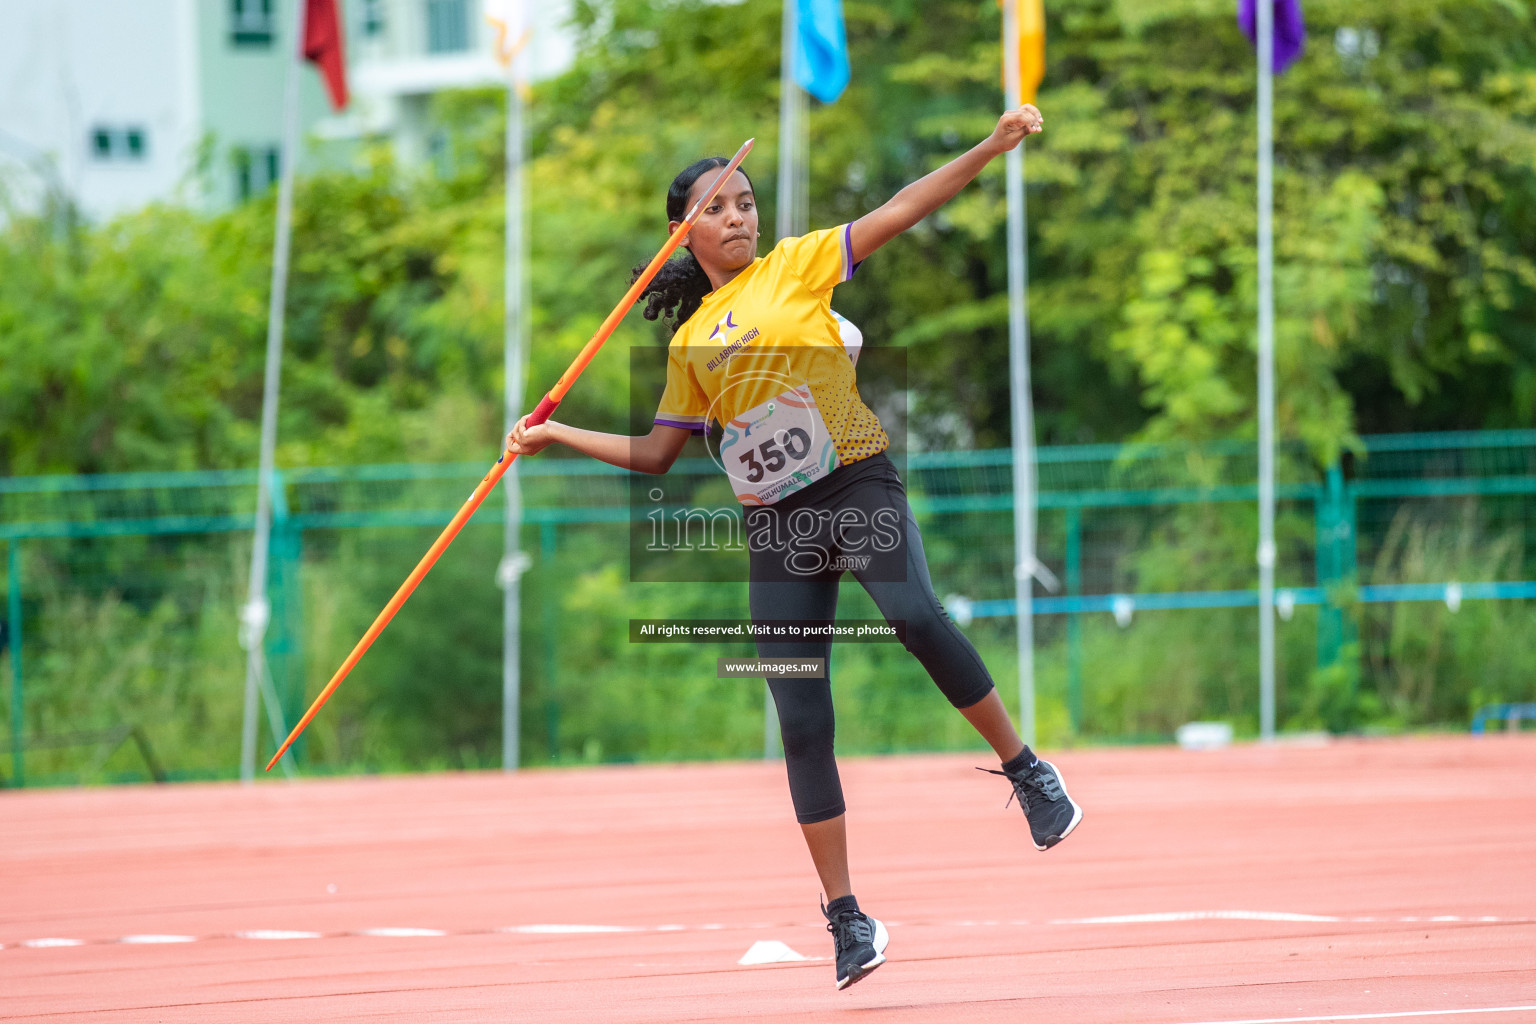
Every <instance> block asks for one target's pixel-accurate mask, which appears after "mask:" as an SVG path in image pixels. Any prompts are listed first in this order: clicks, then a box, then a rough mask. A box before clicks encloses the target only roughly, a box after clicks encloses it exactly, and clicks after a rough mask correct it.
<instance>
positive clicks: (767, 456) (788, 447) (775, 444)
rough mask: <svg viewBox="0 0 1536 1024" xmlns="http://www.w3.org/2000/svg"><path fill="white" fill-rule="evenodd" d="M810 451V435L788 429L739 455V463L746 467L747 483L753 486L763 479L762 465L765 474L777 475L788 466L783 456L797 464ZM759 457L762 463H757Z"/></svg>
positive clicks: (794, 428)
mask: <svg viewBox="0 0 1536 1024" xmlns="http://www.w3.org/2000/svg"><path fill="white" fill-rule="evenodd" d="M781 447H782V450H781ZM810 450H811V435H809V434H807V433H806V432H805V431H804V430H801V429H800V428H799V427H790V428H789V429H788V430H781V431H779V432H778V433H777V434H776V435H775V436H774V437H771V438H769V439H768V440H766V441H764V442H763V443H762V444H760V445H758V446H757V448H755V449H752V448H748V449H747V450H746V451H745V452H743V453H742V454H741V457H740V462H741V464H742V465H743V466H746V467H747V482H748V483H754V484H755V483H757V482H758V481H760V480H762V478H763V475H764V470H763V466H764V464H766V465H767V472H769V473H777V472H779V471H780V470H781V469H783V468H784V467H785V466H786V465H788V464H789V463H788V460H787V459H786V458H785V456H788V458H790V459H794V460H795V461H796V462H798V461H800V460H801V459H803V458H805V456H806V453H808V452H809V451H810ZM759 455H761V456H762V459H763V461H762V462H758V461H757V456H759Z"/></svg>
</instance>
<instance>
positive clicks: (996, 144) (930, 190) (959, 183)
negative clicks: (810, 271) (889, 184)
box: [848, 103, 1045, 263]
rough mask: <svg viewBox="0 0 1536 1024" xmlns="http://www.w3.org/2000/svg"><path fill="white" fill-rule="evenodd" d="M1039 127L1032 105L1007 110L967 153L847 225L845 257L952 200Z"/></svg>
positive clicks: (858, 254) (856, 255) (856, 257)
mask: <svg viewBox="0 0 1536 1024" xmlns="http://www.w3.org/2000/svg"><path fill="white" fill-rule="evenodd" d="M1044 128H1045V119H1044V118H1042V117H1041V116H1040V111H1039V110H1038V109H1037V108H1036V107H1035V105H1034V104H1033V103H1026V104H1024V105H1023V106H1022V107H1020V108H1019V109H1018V110H1010V111H1008V112H1007V113H1006V114H1004V115H1003V116H1002V117H1000V118H998V121H997V128H995V129H994V130H993V132H992V134H991V135H988V136H987V137H986V138H985V139H983V140H982V141H981V142H978V143H977V144H976V145H975V146H973V147H972V148H971V150H970V152H968V153H962V154H961V155H960V156H957V157H955V159H953V160H951V161H950V162H949V163H947V164H945V165H944V166H943V167H940V168H939V169H938V170H936V171H933V172H931V173H929V174H926V175H924V176H923V177H921V178H919V179H918V180H916V181H914V182H913V183H912V184H910V185H908V186H907V187H906V188H904V189H902V190H901V191H900V192H898V193H896V194H895V195H894V196H892V197H891V199H890V200H889V201H888V202H887V203H886V204H885V205H884V206H881V207H880V208H879V209H877V210H871V211H870V212H869V213H866V214H865V215H864V216H862V217H860V218H859V219H858V220H856V221H854V222H853V224H852V225H851V226H850V229H849V233H848V240H849V246H848V247H849V249H850V250H851V252H850V253H849V255H850V256H852V257H853V262H854V263H858V262H859V261H860V260H862V259H864V257H866V256H868V255H869V254H870V253H872V252H874V251H875V250H876V249H878V248H880V247H881V246H882V245H884V244H885V243H886V242H889V241H890V240H891V239H893V238H895V237H896V236H897V235H899V234H901V233H902V232H903V231H905V230H907V229H908V228H910V227H911V226H912V225H914V224H916V223H917V222H918V221H920V220H922V219H923V218H924V217H926V216H928V215H929V214H930V213H932V212H933V211H934V210H937V209H938V208H939V207H941V206H943V205H944V204H945V203H947V202H949V201H950V200H951V199H953V198H954V196H955V194H956V193H957V192H959V191H960V190H961V189H962V188H964V187H965V186H966V185H967V184H968V183H969V182H970V181H971V179H973V178H975V177H976V175H978V174H980V173H981V170H982V168H983V167H986V166H987V164H989V163H991V161H992V159H993V158H994V157H997V156H1001V155H1002V154H1003V153H1006V152H1008V151H1009V150H1010V149H1014V148H1016V147H1017V146H1018V144H1019V143H1020V142H1023V141H1024V138H1025V136H1028V135H1033V134H1035V133H1036V132H1038V131H1041V130H1043V129H1044Z"/></svg>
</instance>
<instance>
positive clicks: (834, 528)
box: [746, 454, 993, 825]
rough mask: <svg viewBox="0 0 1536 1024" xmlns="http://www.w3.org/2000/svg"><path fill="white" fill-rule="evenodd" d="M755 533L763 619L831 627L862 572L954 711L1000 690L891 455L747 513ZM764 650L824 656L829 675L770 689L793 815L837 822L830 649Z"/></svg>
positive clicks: (822, 642)
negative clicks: (953, 601) (947, 599)
mask: <svg viewBox="0 0 1536 1024" xmlns="http://www.w3.org/2000/svg"><path fill="white" fill-rule="evenodd" d="M746 527H747V537H748V544H749V549H750V557H751V566H752V582H751V589H750V604H751V608H752V619H753V621H754V622H757V623H763V622H765V621H766V620H785V619H795V620H813V621H819V622H831V621H832V620H833V619H834V617H835V615H836V611H837V588H838V583H839V580H840V579H841V578H842V575H843V573H844V572H845V571H848V572H852V573H853V574H854V577H855V578H856V579H858V581H859V582H860V583H861V584H863V586H864V589H865V590H866V591H868V592H869V596H870V597H872V598H873V599H874V601H875V605H876V606H877V607H878V608H879V609H880V614H881V615H883V616H885V619H886V621H887V622H888V623H890V624H891V625H893V626H896V627H897V630H898V632H899V633H900V635H901V636H902V643H903V645H904V646H905V647H906V648H907V650H908V651H911V652H912V654H914V655H916V657H917V660H918V661H920V662H921V663H922V665H923V668H925V669H927V670H928V675H929V676H930V677H932V679H933V681H934V682H935V683H937V684H938V687H939V689H940V690H942V691H943V693H944V696H945V697H947V698H949V702H950V703H951V704H953V705H954V706H955V707H957V708H967V707H970V706H971V705H972V704H975V703H976V702H977V701H979V700H981V699H982V698H983V697H985V696H986V695H987V694H988V693H990V692H991V691H992V689H993V685H992V677H991V676H990V675H988V674H987V669H986V666H985V665H983V664H982V662H981V657H980V656H979V655H978V654H977V653H976V648H975V647H974V646H972V644H971V642H970V641H969V640H968V639H966V636H965V634H964V633H962V632H960V630H959V628H958V627H957V626H956V625H955V624H954V623H953V622H952V621H950V618H949V616H948V615H947V614H946V613H945V611H944V607H943V605H941V604H940V603H939V601H938V598H936V597H934V594H933V584H932V583H931V582H930V581H929V579H928V565H927V561H926V559H925V558H924V556H923V541H922V537H921V536H920V535H919V534H918V531H917V521H916V520H915V519H914V518H913V516H912V509H911V506H910V505H909V504H908V503H907V492H906V487H905V486H903V484H902V482H901V477H900V476H899V475H898V474H897V472H896V467H895V466H894V465H893V464H892V463H891V461H890V459H888V458H886V457H885V455H883V454H880V455H875V456H872V457H870V458H867V459H861V460H860V461H858V462H855V463H852V464H850V465H847V466H841V467H839V468H837V469H835V470H833V471H832V472H831V473H829V474H828V475H827V476H826V477H824V478H823V479H821V480H817V481H816V482H815V483H813V484H811V485H809V486H808V487H806V488H805V489H803V490H801V491H798V492H796V493H794V494H792V495H790V496H788V497H786V498H784V499H783V500H782V501H780V502H778V503H777V504H774V505H768V506H764V507H754V508H749V509H748V510H747V512H746ZM757 653H758V657H761V658H802V659H804V658H823V659H825V661H824V664H825V665H826V666H827V668H828V672H827V673H826V674H823V675H822V676H821V677H820V678H814V679H775V678H773V677H772V676H770V677H769V681H768V688H769V689H770V690H771V691H772V693H773V702H774V705H775V706H776V707H777V708H778V712H779V734H780V736H781V737H782V738H783V743H784V763H785V767H786V768H787V769H788V772H789V793H790V798H791V799H792V800H793V801H794V805H795V817H796V818H797V819H798V820H799V821H800V823H801V824H803V825H809V824H812V823H814V822H818V821H825V820H827V819H828V818H835V817H837V816H838V815H839V814H842V813H843V811H844V804H843V787H842V783H841V782H840V781H839V779H838V775H837V762H836V760H835V759H834V758H833V753H832V735H833V718H832V684H831V679H830V667H831V655H832V641H831V639H830V638H810V639H805V640H798V641H788V640H786V641H780V640H772V641H767V640H759V641H758V643H757Z"/></svg>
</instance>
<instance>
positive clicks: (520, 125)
mask: <svg viewBox="0 0 1536 1024" xmlns="http://www.w3.org/2000/svg"><path fill="white" fill-rule="evenodd" d="M512 6H513V10H514V11H515V14H514V15H513V22H512V24H509V25H508V26H507V34H508V36H509V37H510V39H511V41H512V45H513V46H514V47H515V49H514V51H513V54H512V60H511V61H510V62H509V63H508V65H507V145H506V164H507V169H506V178H507V181H506V221H507V224H506V260H505V275H506V280H505V282H504V285H505V293H506V295H505V301H506V320H505V325H504V330H505V337H504V339H503V369H504V377H505V380H506V400H505V405H506V428H507V431H508V432H510V431H511V430H512V428H513V427H514V426H516V425H517V421H518V419H519V418H520V417H521V415H522V412H521V410H522V404H523V390H524V384H525V382H526V380H527V375H528V330H527V326H528V321H529V316H528V274H527V269H526V268H527V254H528V227H527V219H526V214H527V201H526V199H527V186H526V179H525V175H524V164H525V162H526V151H527V131H526V129H525V127H524V125H525V120H526V119H525V117H524V113H525V111H524V105H523V92H522V82H523V79H524V77H525V68H526V64H525V57H524V51H525V49H526V47H527V31H528V26H527V23H526V19H527V12H528V5H527V4H526V3H523V2H517V3H514V4H513V5H512ZM502 486H503V488H504V489H505V491H506V495H507V517H506V528H505V533H504V536H503V538H502V558H501V565H500V566H498V568H497V572H496V578H497V583H498V584H500V585H501V587H502V604H501V618H502V621H501V632H502V642H501V651H502V654H501V767H502V770H503V771H507V772H514V771H516V770H517V766H518V761H519V757H520V753H519V746H518V733H519V710H520V708H521V703H522V576H523V573H524V572H525V571H526V570H527V568H528V565H529V557H528V555H527V554H526V553H525V552H524V551H523V550H522V526H523V496H522V487H521V485H520V483H519V481H518V471H517V461H516V460H514V461H513V463H512V465H511V467H509V468H508V470H507V473H506V475H505V476H504V477H503V478H502Z"/></svg>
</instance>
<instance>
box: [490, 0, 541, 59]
mask: <svg viewBox="0 0 1536 1024" xmlns="http://www.w3.org/2000/svg"><path fill="white" fill-rule="evenodd" d="M527 16H528V5H527V2H526V0H485V20H486V21H488V22H490V23H491V25H492V27H494V28H495V29H496V59H497V60H499V61H501V65H502V67H511V66H512V61H513V60H514V59H515V58H516V57H517V55H518V53H519V52H520V51H521V50H522V48H523V47H524V46H527V45H528V36H529V35H530V34H531V33H532V31H533V30H532V29H531V28H529V26H528V24H527V21H526V19H527Z"/></svg>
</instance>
